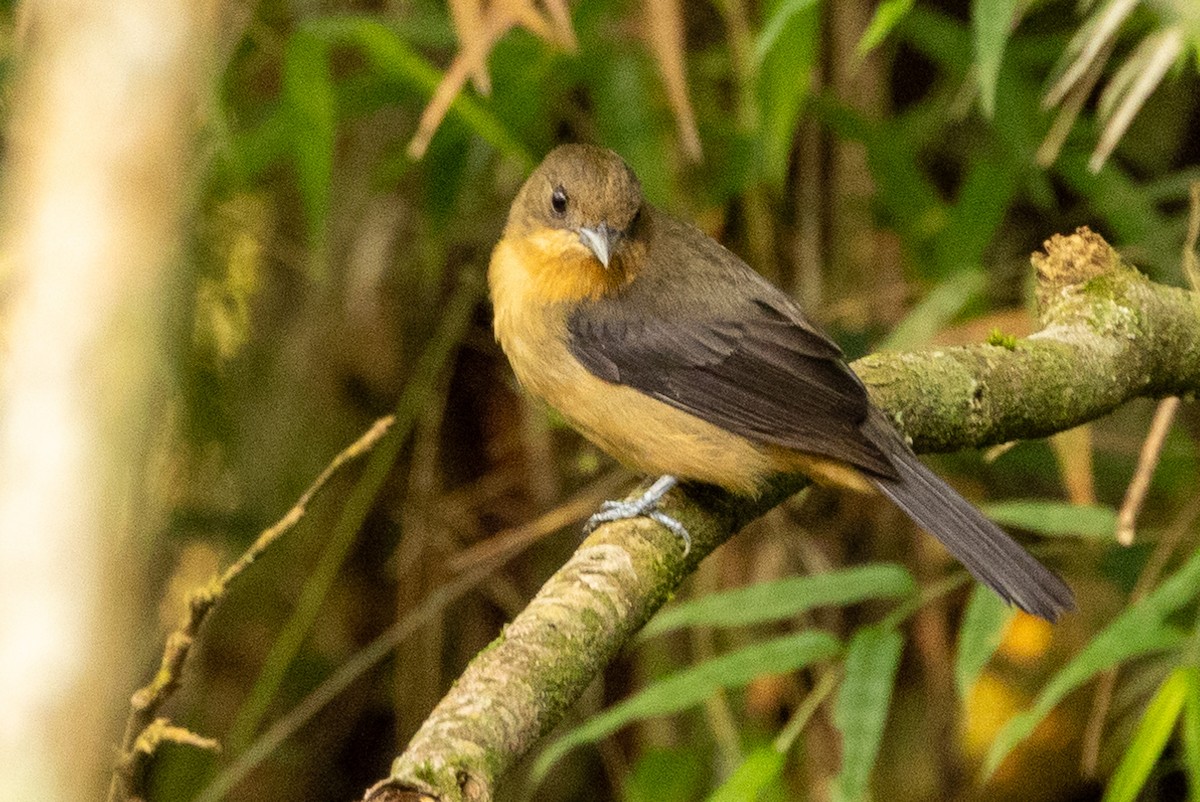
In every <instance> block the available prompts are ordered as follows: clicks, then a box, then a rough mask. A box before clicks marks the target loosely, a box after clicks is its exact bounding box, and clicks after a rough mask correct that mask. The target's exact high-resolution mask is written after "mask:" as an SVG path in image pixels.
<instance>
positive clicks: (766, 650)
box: [533, 632, 840, 782]
mask: <svg viewBox="0 0 1200 802" xmlns="http://www.w3.org/2000/svg"><path fill="white" fill-rule="evenodd" d="M839 648H840V644H839V643H838V641H837V639H836V638H834V637H833V636H832V635H828V634H826V633H824V632H799V633H795V634H792V635H786V636H784V637H782V638H775V639H772V640H768V641H763V642H761V643H756V644H754V645H753V646H747V647H746V648H744V649H739V650H737V651H735V652H730V653H729V654H725V655H721V656H720V657H716V658H713V659H712V660H707V661H705V662H703V663H700V664H699V665H696V666H693V667H692V668H689V669H685V670H683V671H679V672H676V673H674V674H671V675H669V676H666V677H663V678H662V679H660V680H658V681H656V682H654V683H653V684H651V685H650V686H648V687H646V688H645V689H644V690H642V691H641V692H640V693H638V694H635V695H634V696H632V697H631V698H629V699H626V700H625V701H624V702H621V703H619V704H617V705H615V706H613V707H612V708H610V709H608V710H606V711H604V712H603V713H601V714H599V715H598V716H595V717H594V718H592V719H591V720H589V721H587V722H586V723H584V724H582V725H581V726H579V727H576V728H575V729H573V730H571V731H569V732H567V733H566V734H565V735H563V736H562V737H560V738H559V739H557V740H556V741H554V742H553V743H551V744H550V745H549V746H548V747H546V750H545V751H544V752H542V754H541V755H540V756H539V757H538V759H537V761H536V762H535V764H534V767H533V778H534V781H535V782H537V781H539V780H540V779H541V778H542V777H544V776H545V775H546V772H547V771H548V770H549V769H550V767H551V766H553V765H554V764H555V763H556V762H557V761H558V759H559V758H561V757H562V756H563V755H565V754H566V753H567V752H569V751H570V750H572V749H574V748H575V747H577V746H582V745H583V744H589V743H594V742H595V741H598V740H600V739H601V738H603V737H605V736H606V735H608V734H610V733H612V732H615V731H616V730H618V729H620V728H621V727H624V726H625V725H626V724H629V723H631V722H634V721H640V720H641V719H645V718H651V717H653V716H665V715H667V714H669V713H677V712H679V711H681V710H686V709H687V708H689V707H692V706H694V705H697V704H700V703H701V702H703V701H704V700H705V699H708V698H709V697H710V696H712V695H713V694H714V693H716V692H717V691H718V690H720V689H722V688H735V687H740V686H742V685H745V684H746V683H748V682H750V680H752V679H754V678H755V677H757V676H759V675H761V674H782V673H784V672H787V671H794V670H796V669H798V668H802V667H803V666H806V665H808V664H810V663H814V662H816V661H818V660H824V659H826V658H829V657H832V656H833V655H834V654H836V653H837V651H838V649H839Z"/></svg>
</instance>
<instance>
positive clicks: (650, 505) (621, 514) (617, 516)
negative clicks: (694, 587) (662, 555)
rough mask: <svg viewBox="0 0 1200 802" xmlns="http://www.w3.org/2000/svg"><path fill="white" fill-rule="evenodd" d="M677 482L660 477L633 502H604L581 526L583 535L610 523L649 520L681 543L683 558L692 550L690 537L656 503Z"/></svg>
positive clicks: (683, 528)
mask: <svg viewBox="0 0 1200 802" xmlns="http://www.w3.org/2000/svg"><path fill="white" fill-rule="evenodd" d="M677 484H679V480H678V479H676V478H675V477H674V476H661V477H659V478H658V481H656V482H655V483H654V484H652V485H650V488H649V489H648V490H646V492H645V493H643V494H642V495H641V496H639V497H638V498H636V499H634V500H633V501H606V502H604V503H603V504H601V505H600V512H598V513H596V514H595V515H593V516H592V517H591V518H588V520H587V523H586V524H584V526H583V532H584V534H588V533H590V532H591V531H592V530H593V529H595V528H596V527H598V526H600V524H606V523H609V522H610V521H624V520H627V519H629V518H649V519H650V520H651V521H654V522H655V523H658V524H661V525H663V526H665V527H666V528H667V529H670V530H671V531H672V532H674V533H675V534H676V535H677V536H678V537H679V539H680V540H682V541H683V556H684V557H686V556H687V555H688V552H690V551H691V550H692V536H691V535H689V534H688V530H687V528H686V527H684V525H683V524H681V523H679V521H676V520H675V519H674V518H672V517H671V516H669V515H667V514H666V513H665V512H663V511H662V510H660V509H658V503H659V502H660V501H662V497H663V496H664V495H666V494H667V491H668V490H670V489H671V488H672V487H674V486H675V485H677Z"/></svg>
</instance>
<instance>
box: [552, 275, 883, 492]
mask: <svg viewBox="0 0 1200 802" xmlns="http://www.w3.org/2000/svg"><path fill="white" fill-rule="evenodd" d="M747 270H748V268H747ZM755 283H756V286H755V287H754V288H753V289H754V290H756V291H757V292H758V293H760V295H759V297H751V298H749V299H746V300H745V301H744V302H741V303H738V304H737V305H736V307H734V308H733V309H731V308H730V303H729V300H728V297H726V298H724V299H722V300H721V301H720V302H719V303H715V304H713V305H712V308H708V309H705V308H703V302H699V303H700V304H701V309H699V310H698V309H697V307H696V303H697V301H695V300H693V302H692V303H691V304H688V305H687V308H688V310H689V311H690V312H692V315H691V316H690V317H680V316H678V315H673V316H671V317H670V318H667V317H664V316H662V315H661V314H656V312H659V311H660V310H659V309H656V308H655V307H656V306H660V305H661V304H639V303H638V302H637V299H636V298H622V299H617V300H602V301H598V302H594V303H589V304H583V305H581V306H579V307H578V308H577V309H576V310H575V311H574V312H573V313H572V314H571V316H570V317H569V319H568V334H569V345H570V348H571V351H572V353H573V354H574V355H575V357H576V358H577V359H578V360H579V361H580V362H581V363H582V364H583V365H584V366H585V367H586V368H587V369H588V370H589V371H590V372H591V373H593V374H594V375H596V376H598V377H599V378H601V379H604V380H605V381H609V382H613V383H615V384H622V385H626V386H629V387H632V388H634V389H636V390H638V391H640V392H642V393H645V394H646V395H649V396H651V397H653V398H656V399H658V400H660V401H663V402H665V403H667V404H670V405H671V406H674V407H676V408H678V409H681V410H683V411H685V412H689V413H691V414H693V415H695V416H697V417H699V418H701V419H703V420H705V421H708V422H709V423H712V424H714V425H716V426H719V427H721V428H722V429H726V430H728V431H731V432H734V433H736V434H739V435H741V436H743V437H746V438H748V439H750V440H753V441H756V442H760V443H769V444H774V445H778V446H783V447H784V448H789V449H794V450H797V451H803V452H806V453H810V454H818V455H822V456H826V457H832V458H834V459H838V460H841V461H843V462H848V463H850V464H852V465H854V466H856V467H858V468H861V469H863V470H866V471H868V472H869V473H872V474H874V475H877V476H884V477H894V476H895V475H896V471H895V468H894V467H893V466H892V464H891V462H890V461H889V460H888V458H887V456H885V454H884V453H883V451H881V450H880V449H879V448H878V447H877V446H876V445H875V444H874V443H873V442H872V441H871V439H870V438H869V437H868V436H867V434H866V433H864V431H863V423H864V422H865V421H866V418H867V412H868V409H869V402H868V399H867V393H866V390H865V389H864V388H863V385H862V383H861V382H860V381H859V380H858V377H857V376H855V375H854V373H852V372H851V371H850V369H849V368H848V367H847V366H846V364H845V362H844V361H843V360H842V354H841V350H840V349H839V348H838V347H837V345H836V344H834V343H833V342H832V341H831V340H829V339H828V338H826V337H825V336H824V335H822V334H820V333H819V332H818V331H817V330H816V329H815V328H814V327H812V326H811V324H808V323H807V321H803V320H802V319H801V320H797V319H796V315H797V314H798V311H797V310H795V309H794V308H793V305H792V304H791V302H790V300H787V301H786V302H781V301H779V300H778V299H776V298H773V297H771V294H772V293H778V291H777V290H775V289H774V287H771V286H770V285H769V284H766V282H762V283H761V285H758V284H757V282H755ZM708 289H709V290H711V289H712V287H711V286H709V287H708ZM743 289H744V288H743ZM763 295H766V297H763ZM738 297H743V298H744V295H739V296H738ZM779 297H780V298H785V297H786V296H782V293H779ZM630 301H633V303H630ZM673 305H678V299H677V298H676V301H675V303H674V304H673ZM697 311H701V312H706V311H707V312H713V311H719V312H721V313H722V314H719V315H717V316H715V317H709V316H708V315H707V314H695V313H696V312H697Z"/></svg>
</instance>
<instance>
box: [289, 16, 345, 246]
mask: <svg viewBox="0 0 1200 802" xmlns="http://www.w3.org/2000/svg"><path fill="white" fill-rule="evenodd" d="M282 98H283V109H284V114H286V116H287V117H286V118H287V121H288V132H289V137H288V138H289V140H290V142H291V147H292V152H293V154H294V157H295V160H296V174H297V176H296V177H297V179H298V181H299V184H300V199H301V201H302V203H303V205H304V214H305V222H306V224H307V230H308V242H309V245H310V246H312V248H313V250H314V251H317V252H319V251H321V249H322V248H323V245H324V241H325V225H326V223H327V222H328V217H329V196H330V188H331V186H332V182H333V137H334V130H335V128H336V116H337V110H336V107H335V101H334V91H333V77H332V76H331V75H330V72H329V58H328V51H327V50H326V47H325V43H324V42H323V41H321V39H319V38H318V37H316V36H314V35H313V34H312V33H311V32H309V31H306V30H304V29H301V30H299V31H297V32H296V33H295V34H293V35H292V37H291V38H290V39H288V41H287V44H286V45H285V49H284V54H283V92H282ZM314 264H315V263H314Z"/></svg>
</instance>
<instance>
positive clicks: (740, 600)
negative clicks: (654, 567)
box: [641, 563, 917, 638]
mask: <svg viewBox="0 0 1200 802" xmlns="http://www.w3.org/2000/svg"><path fill="white" fill-rule="evenodd" d="M916 590H917V585H916V583H915V582H914V581H913V578H912V576H911V575H910V574H909V573H908V571H906V570H905V569H904V568H902V567H901V566H899V565H895V564H892V563H875V564H872V565H864V566H861V567H858V568H849V569H846V570H843V571H833V572H831V573H828V574H819V575H817V576H800V577H788V578H786V579H778V580H775V581H772V582H760V583H759V584H757V585H750V586H749V587H745V588H738V589H736V590H729V591H725V592H722V593H710V594H709V595H707V596H704V597H702V598H699V599H696V600H695V601H690V602H685V603H683V604H679V605H676V606H674V607H670V608H668V609H666V610H664V611H662V612H661V613H659V614H658V616H656V617H655V618H653V619H651V621H650V623H649V624H647V625H646V627H645V628H644V629H643V630H642V634H641V636H642V637H646V638H648V637H652V636H654V635H661V634H662V633H664V632H671V631H673V630H676V629H680V628H682V627H694V626H711V627H737V626H746V625H748V624H760V623H763V622H766V621H778V620H780V619H785V618H792V617H794V616H797V615H799V614H801V613H803V612H806V611H808V610H811V609H813V608H815V607H827V606H837V607H842V606H845V605H848V604H856V603H858V602H861V601H866V600H868V599H894V598H900V597H903V596H911V595H912V594H914V593H916Z"/></svg>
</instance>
